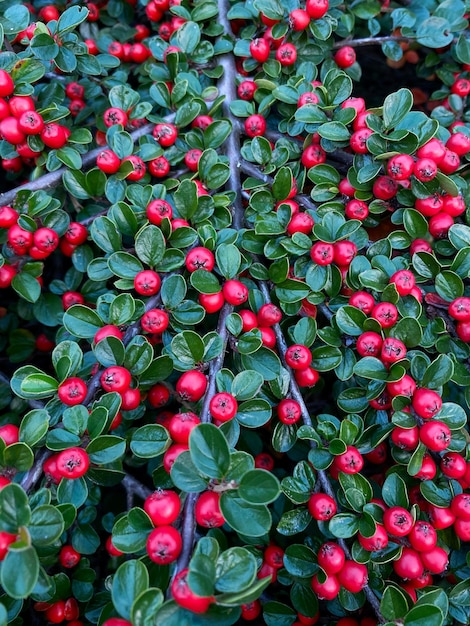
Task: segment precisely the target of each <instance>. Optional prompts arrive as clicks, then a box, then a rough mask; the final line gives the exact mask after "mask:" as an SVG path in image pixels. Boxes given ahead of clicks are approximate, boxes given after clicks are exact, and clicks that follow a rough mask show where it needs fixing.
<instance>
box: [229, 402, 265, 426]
mask: <svg viewBox="0 0 470 626" xmlns="http://www.w3.org/2000/svg"><path fill="white" fill-rule="evenodd" d="M271 415H272V409H271V405H270V404H269V402H267V401H266V400H263V399H262V398H254V399H253V400H247V401H246V402H243V403H242V404H240V405H239V407H238V411H237V415H236V419H237V420H238V421H239V422H240V424H241V425H242V426H246V428H259V427H260V426H263V425H264V424H266V423H267V422H269V420H270V419H271Z"/></svg>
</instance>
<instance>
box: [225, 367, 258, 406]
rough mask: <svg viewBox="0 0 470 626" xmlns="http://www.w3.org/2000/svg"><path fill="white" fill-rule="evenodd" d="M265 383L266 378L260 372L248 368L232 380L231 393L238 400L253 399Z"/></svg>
mask: <svg viewBox="0 0 470 626" xmlns="http://www.w3.org/2000/svg"><path fill="white" fill-rule="evenodd" d="M263 383H264V379H263V377H262V375H261V374H260V373H259V372H256V371H254V370H246V371H244V372H240V373H239V374H237V375H236V376H235V378H234V379H233V381H232V388H231V393H232V395H234V396H235V398H236V399H237V400H238V402H243V401H244V400H251V398H253V397H254V396H256V395H257V393H258V392H259V390H260V389H261V387H262V385H263Z"/></svg>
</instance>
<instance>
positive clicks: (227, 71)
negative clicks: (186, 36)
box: [218, 0, 243, 230]
mask: <svg viewBox="0 0 470 626" xmlns="http://www.w3.org/2000/svg"><path fill="white" fill-rule="evenodd" d="M229 9H230V2H229V0H219V22H220V23H221V24H222V26H223V27H224V34H225V35H229V36H230V37H233V32H232V27H231V25H230V21H229V20H228V18H227V14H228V12H229ZM220 64H221V65H222V67H223V69H224V73H223V75H222V78H221V79H220V81H219V85H218V86H219V93H220V94H221V95H223V96H225V101H224V103H223V105H222V111H223V113H224V116H225V117H226V118H227V119H228V120H230V121H231V123H232V132H231V133H230V135H229V137H228V139H227V141H226V142H225V153H226V155H227V157H228V159H229V167H230V178H229V180H228V183H227V184H228V187H229V189H230V190H231V191H235V192H236V196H235V200H234V203H233V210H232V225H233V228H235V229H236V230H240V228H242V224H243V205H242V198H241V193H240V191H241V185H240V163H239V159H240V124H239V121H238V120H237V119H236V118H235V117H234V115H233V114H232V112H231V110H230V103H231V102H233V101H234V100H235V99H236V98H237V87H236V78H237V69H236V67H235V61H234V58H233V55H232V54H230V53H227V54H223V55H222V56H221V58H220Z"/></svg>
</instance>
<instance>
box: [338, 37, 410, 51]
mask: <svg viewBox="0 0 470 626" xmlns="http://www.w3.org/2000/svg"><path fill="white" fill-rule="evenodd" d="M389 41H396V42H397V43H399V42H400V41H413V38H412V37H403V36H402V35H386V36H384V37H362V38H360V39H342V40H341V41H336V42H335V43H334V44H333V50H338V49H339V48H344V46H350V47H351V48H360V47H362V46H381V45H382V44H383V43H388V42H389Z"/></svg>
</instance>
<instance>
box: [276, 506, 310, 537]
mask: <svg viewBox="0 0 470 626" xmlns="http://www.w3.org/2000/svg"><path fill="white" fill-rule="evenodd" d="M311 521H312V516H311V515H310V513H309V511H308V509H307V508H305V507H304V508H298V509H291V510H290V511H286V512H285V513H283V515H282V517H281V519H280V520H279V523H278V525H277V527H276V530H277V532H278V533H280V534H281V535H285V536H286V537H291V536H293V535H298V534H299V533H301V532H303V531H304V530H305V529H306V528H307V526H308V525H309V524H310V522H311Z"/></svg>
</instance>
